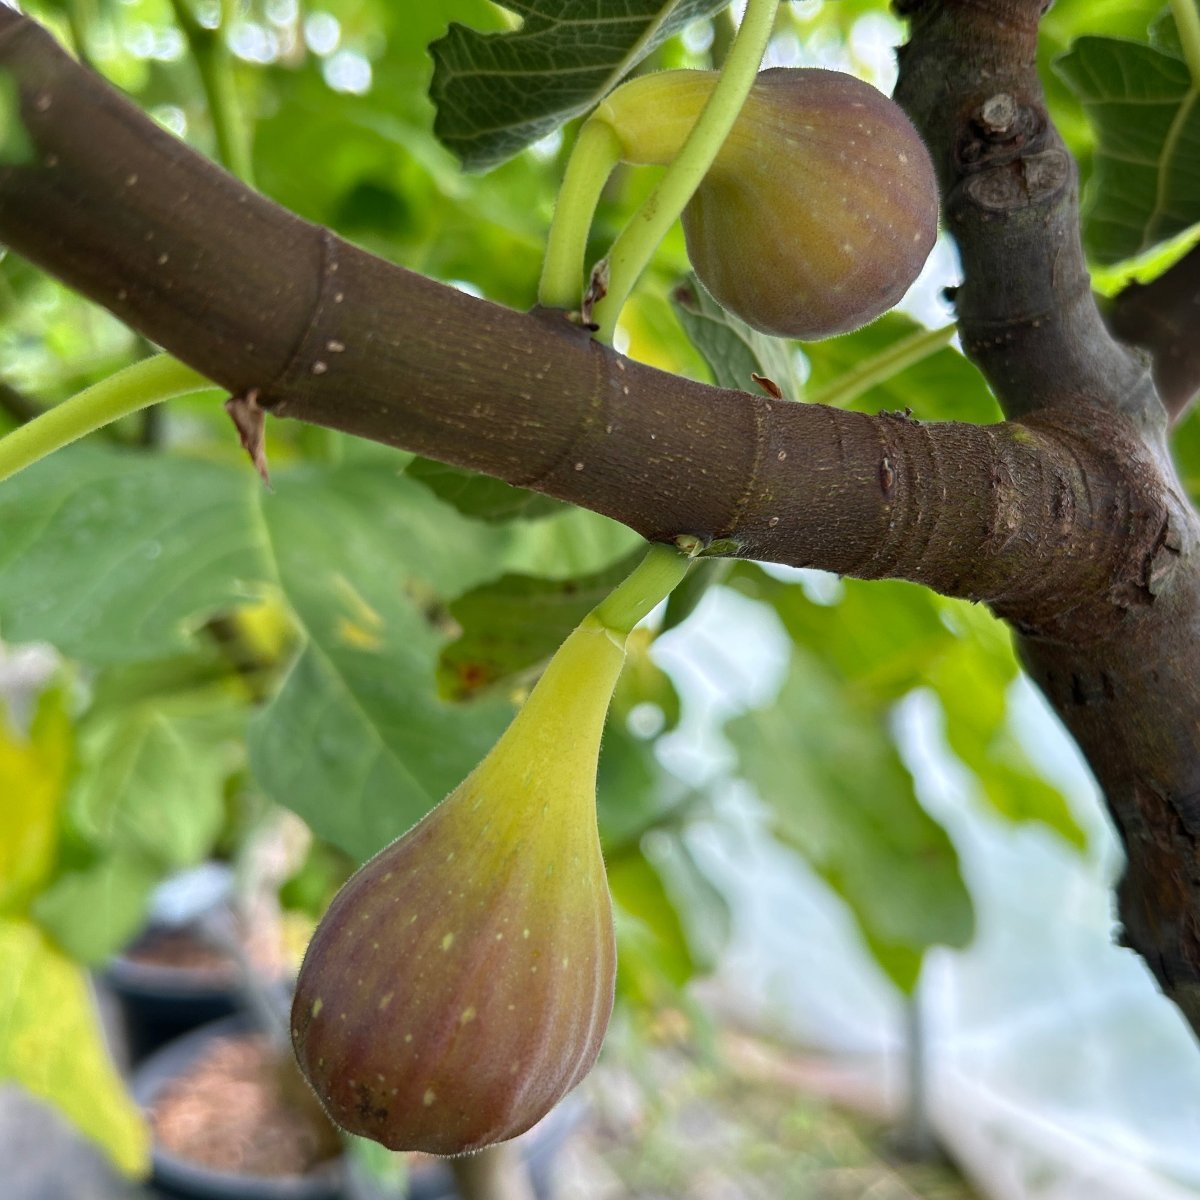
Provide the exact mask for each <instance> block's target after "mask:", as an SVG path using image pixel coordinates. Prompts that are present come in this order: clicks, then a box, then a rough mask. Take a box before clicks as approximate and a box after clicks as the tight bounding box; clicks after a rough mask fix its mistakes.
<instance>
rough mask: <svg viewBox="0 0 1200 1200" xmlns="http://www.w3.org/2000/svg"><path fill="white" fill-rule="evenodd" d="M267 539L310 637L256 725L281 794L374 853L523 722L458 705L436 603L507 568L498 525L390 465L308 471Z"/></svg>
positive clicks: (253, 731)
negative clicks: (441, 678)
mask: <svg viewBox="0 0 1200 1200" xmlns="http://www.w3.org/2000/svg"><path fill="white" fill-rule="evenodd" d="M260 528H261V536H262V539H263V543H264V544H265V545H266V546H267V547H268V548H269V551H270V556H271V558H272V560H273V562H274V563H275V565H276V570H277V573H278V576H277V577H278V580H279V584H280V587H281V588H282V591H283V594H284V595H285V597H286V598H287V601H288V603H289V605H290V607H291V608H292V610H293V612H294V613H295V615H296V618H297V619H298V621H299V623H300V626H301V628H302V630H303V632H304V634H305V635H306V639H307V640H306V644H305V647H304V649H303V650H302V652H301V654H300V657H299V659H298V660H297V661H296V663H295V664H294V666H293V667H292V669H291V671H290V673H289V675H288V677H287V679H286V680H285V682H284V685H283V687H282V689H281V690H280V692H279V694H278V695H277V696H276V697H275V698H274V699H273V700H272V701H271V703H270V704H269V705H268V706H267V708H266V709H265V711H263V712H262V713H261V714H260V715H259V716H258V718H257V719H256V720H255V721H254V722H253V723H252V725H251V728H250V739H249V740H250V762H251V768H252V770H253V772H254V775H255V777H256V778H257V779H258V781H259V783H260V785H261V786H262V787H263V789H264V791H266V792H267V794H268V795H269V796H271V797H272V798H273V799H275V800H277V801H278V802H280V803H282V804H286V805H287V806H288V807H290V808H292V809H293V810H294V811H296V812H297V813H299V814H300V816H302V817H303V818H304V819H305V821H307V822H308V823H309V825H310V826H311V827H312V828H313V830H314V831H315V832H316V833H317V834H319V835H320V836H321V837H324V838H326V839H327V840H329V841H331V842H333V843H334V844H335V845H337V846H339V847H341V848H342V849H343V850H345V851H346V852H347V853H348V854H350V855H352V856H353V857H355V858H357V859H364V858H367V857H369V856H370V855H371V854H373V853H375V851H377V850H378V849H380V847H382V846H383V845H385V844H386V843H388V842H389V841H391V840H392V839H393V838H395V837H396V836H397V835H399V834H400V833H403V832H404V830H405V829H407V828H408V827H409V826H411V825H412V824H414V823H415V822H416V821H417V820H418V819H419V818H420V817H422V816H423V815H424V814H425V813H426V812H427V811H428V810H429V809H430V808H432V807H433V806H434V805H435V804H436V803H437V802H438V801H439V800H441V799H442V798H443V796H445V795H446V794H447V793H448V792H450V791H451V790H452V789H453V788H454V787H455V786H456V785H457V784H458V783H460V782H461V781H462V780H463V779H464V778H465V777H466V775H467V774H468V773H469V772H470V770H471V769H472V768H473V767H474V766H475V764H476V763H477V762H479V760H480V759H481V758H482V757H483V756H484V754H485V753H486V752H487V751H488V749H489V748H490V747H491V745H492V743H493V742H494V741H495V739H496V737H497V736H498V735H499V733H500V731H501V730H502V729H503V728H504V726H505V724H507V722H508V720H509V719H510V718H511V716H512V707H511V705H510V704H508V703H507V702H506V701H500V700H498V701H488V702H481V703H480V704H478V705H472V706H470V707H469V708H462V707H460V706H454V705H450V704H447V703H446V702H445V701H443V700H442V699H440V698H439V697H438V696H437V694H436V692H435V686H434V670H433V668H434V663H435V662H436V659H437V655H438V651H439V649H440V647H441V643H442V641H443V634H442V633H441V632H440V631H439V629H438V628H437V626H436V625H435V623H434V622H433V621H431V620H430V617H429V612H428V608H427V605H428V604H429V603H431V602H433V601H435V600H436V598H437V597H438V596H440V595H446V594H454V593H455V592H457V591H460V590H462V589H463V588H464V587H469V586H470V585H471V584H473V583H476V582H477V581H478V580H479V578H480V577H481V575H484V574H485V573H486V572H487V571H489V570H491V571H494V570H495V569H496V557H497V554H498V553H499V552H500V550H501V549H502V548H503V546H504V545H505V543H504V538H503V536H502V535H501V534H498V533H497V531H496V530H494V529H490V528H489V527H487V526H485V525H482V524H480V523H478V522H472V521H468V520H466V519H464V518H462V517H460V516H458V515H457V514H456V513H455V512H454V510H453V509H451V508H449V507H448V506H446V505H445V504H443V503H441V502H440V501H439V500H437V499H435V498H434V497H433V496H432V495H431V494H430V493H429V492H428V491H426V490H425V489H424V488H423V487H421V486H420V485H419V484H417V483H415V482H412V481H410V480H407V479H405V478H403V477H401V478H399V479H397V478H395V477H394V476H393V475H391V474H390V473H388V472H371V471H368V470H364V469H363V468H362V467H358V468H356V469H355V470H353V471H342V472H334V473H332V474H328V473H326V474H322V473H315V472H314V473H307V472H305V473H297V474H296V475H294V476H291V477H285V478H281V479H280V480H279V481H278V482H277V483H276V493H275V495H274V496H271V497H269V498H267V500H266V501H265V502H264V504H263V508H262V521H261V527H260Z"/></svg>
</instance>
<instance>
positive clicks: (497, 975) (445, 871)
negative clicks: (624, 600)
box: [292, 616, 625, 1154]
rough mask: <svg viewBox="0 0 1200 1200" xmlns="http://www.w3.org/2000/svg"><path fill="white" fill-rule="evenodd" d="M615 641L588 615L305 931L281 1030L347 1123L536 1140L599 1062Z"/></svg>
mask: <svg viewBox="0 0 1200 1200" xmlns="http://www.w3.org/2000/svg"><path fill="white" fill-rule="evenodd" d="M624 640H625V634H624V633H623V632H614V631H613V630H612V629H610V628H606V627H605V625H603V624H602V623H600V622H599V621H598V620H597V619H596V618H595V617H594V616H593V617H589V618H587V619H585V621H584V622H583V624H582V625H580V627H579V628H578V629H576V630H575V632H574V633H572V634H571V636H570V637H569V638H568V639H567V641H566V642H564V643H563V645H562V647H561V648H560V650H559V651H558V653H557V654H556V655H555V656H554V658H553V659H552V661H551V663H550V665H549V667H548V668H547V669H546V672H545V673H544V674H543V676H542V678H541V679H540V680H539V682H538V684H537V686H536V687H535V688H534V689H533V691H532V693H531V694H530V696H529V698H528V699H527V700H526V702H525V704H524V706H523V707H522V709H521V711H520V712H519V713H518V714H517V716H516V718H515V719H514V721H513V723H512V724H511V725H510V726H509V727H508V729H507V731H506V732H505V733H504V735H503V736H502V737H501V739H500V741H499V742H497V744H496V746H495V747H494V748H493V749H492V751H491V752H490V753H489V754H488V755H487V757H486V758H485V759H484V760H483V762H482V763H480V765H479V766H478V767H477V768H476V769H475V771H474V772H472V774H471V775H470V776H469V777H468V778H467V779H466V780H465V781H464V782H463V783H462V784H461V785H460V786H459V787H458V788H456V789H455V790H454V791H453V792H452V793H451V794H450V795H449V796H448V797H447V798H446V799H445V800H444V801H442V803H441V804H440V805H438V807H437V808H435V809H434V810H433V811H432V812H431V813H429V814H428V816H426V817H425V818H424V819H423V820H422V821H420V822H419V823H418V824H417V825H416V826H415V827H414V828H413V829H411V830H410V831H409V832H408V833H406V834H405V835H404V836H403V837H401V838H400V839H399V840H398V841H395V842H393V843H392V844H391V845H390V846H388V847H386V848H385V849H384V850H382V851H381V852H380V853H379V854H378V855H376V856H375V857H374V858H373V859H371V860H370V861H369V862H367V863H366V864H365V865H364V866H363V867H361V868H360V869H359V871H358V872H357V873H356V874H355V875H354V876H353V877H352V878H351V879H350V880H349V881H348V882H347V883H346V885H345V886H344V887H343V888H342V890H341V891H340V892H339V893H338V894H337V896H336V897H335V898H334V901H333V903H332V905H331V906H330V908H329V911H328V913H327V914H326V915H325V917H324V919H323V920H322V921H321V923H320V925H319V926H318V927H317V931H316V933H315V934H314V936H313V939H312V942H311V944H310V945H309V948H308V953H307V955H306V956H305V959H304V965H303V968H302V969H301V972H300V978H299V981H298V983H297V986H296V994H295V1000H294V1002H293V1006H292V1039H293V1042H294V1045H295V1049H296V1054H297V1056H298V1058H299V1061H300V1065H301V1067H302V1068H303V1070H304V1073H305V1074H306V1075H307V1077H308V1079H309V1081H310V1082H311V1083H312V1085H313V1087H314V1089H315V1090H316V1092H317V1095H318V1096H319V1097H320V1098H321V1100H322V1102H323V1103H324V1105H325V1107H326V1109H327V1111H328V1113H329V1115H330V1116H331V1117H332V1118H333V1120H334V1121H336V1122H337V1124H339V1125H341V1126H343V1127H344V1128H345V1129H348V1130H349V1131H350V1132H352V1133H356V1134H360V1135H362V1136H364V1137H368V1138H373V1139H374V1140H376V1141H379V1142H382V1143H383V1144H384V1145H385V1146H389V1147H391V1148H392V1149H398V1150H401V1149H402V1150H424V1151H427V1152H429V1153H433V1154H459V1153H462V1152H464V1151H468V1150H474V1149H477V1148H479V1147H481V1146H486V1145H489V1144H490V1143H492V1142H498V1141H502V1140H504V1139H506V1138H511V1137H515V1136H516V1135H517V1134H519V1133H522V1132H523V1131H524V1130H526V1129H528V1128H529V1127H530V1126H531V1125H533V1124H534V1123H535V1122H537V1121H538V1120H539V1119H540V1118H541V1117H542V1116H544V1115H545V1114H546V1113H547V1112H548V1111H549V1110H550V1109H551V1108H552V1107H553V1106H554V1105H555V1104H556V1103H557V1102H558V1101H559V1100H560V1099H561V1098H562V1097H563V1096H564V1095H565V1094H566V1093H567V1092H568V1091H569V1090H570V1089H571V1088H572V1087H574V1086H575V1084H577V1083H578V1082H579V1081H580V1079H582V1078H583V1076H584V1075H585V1074H586V1073H587V1071H588V1070H589V1069H590V1067H591V1066H592V1063H593V1062H594V1060H595V1058H596V1055H597V1053H598V1052H599V1049H600V1043H601V1041H602V1040H603V1037H604V1032H605V1029H606V1028H607V1025H608V1019H609V1015H610V1013H611V1011H612V1003H613V981H614V977H615V970H616V957H615V950H614V942H613V923H612V907H611V901H610V899H609V894H608V886H607V881H606V877H605V871H604V862H603V859H602V858H601V855H600V841H599V836H598V832H597V828H596V807H595V798H596V760H597V755H598V752H599V748H600V735H601V731H602V729H603V725H604V717H605V712H606V710H607V708H608V703H609V699H610V698H611V695H612V691H613V687H614V686H615V684H616V680H617V676H618V675H619V674H620V670H621V664H622V661H623V659H624V648H623V647H624Z"/></svg>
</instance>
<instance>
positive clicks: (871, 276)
mask: <svg viewBox="0 0 1200 1200" xmlns="http://www.w3.org/2000/svg"><path fill="white" fill-rule="evenodd" d="M716 79H717V74H716V72H711V71H664V72H660V73H658V74H652V75H647V76H644V77H642V78H640V79H636V80H632V81H631V82H630V83H628V84H625V85H624V86H622V87H621V88H618V89H617V91H615V92H614V93H612V95H611V96H609V97H608V99H607V100H606V101H605V102H604V103H603V104H602V105H601V106H600V107H599V108H598V109H597V114H596V115H597V117H598V118H599V119H601V120H604V121H607V122H608V123H609V124H611V125H612V127H613V128H614V129H615V130H616V132H617V135H618V137H619V138H620V139H621V141H622V145H623V148H624V154H625V157H626V159H627V160H628V161H630V162H635V163H659V164H665V163H668V162H670V161H671V159H672V158H673V157H674V155H675V154H676V153H677V152H678V150H679V147H680V146H681V145H682V143H683V140H684V139H685V138H686V136H687V133H688V132H689V131H690V130H691V127H692V125H693V124H694V122H695V120H696V118H697V117H698V116H699V113H700V111H701V109H702V108H703V106H704V103H705V102H706V101H707V99H708V96H709V94H710V93H711V91H712V88H713V86H714V85H715V83H716ZM937 219H938V189H937V178H936V176H935V174H934V170H933V164H932V162H931V161H930V158H929V153H928V151H927V150H926V148H925V145H924V143H923V142H922V141H921V137H920V135H919V134H918V133H917V131H916V129H915V128H914V127H913V125H912V123H911V122H910V121H909V120H908V117H907V116H906V115H905V114H904V112H903V110H902V109H901V108H900V107H899V106H898V105H897V104H895V103H894V102H893V101H892V100H889V99H888V98H887V97H886V96H884V95H883V94H882V93H881V92H879V91H877V90H876V89H875V88H873V87H871V85H870V84H868V83H864V82H863V81H862V80H860V79H856V78H855V77H854V76H852V75H846V74H844V73H842V72H839V71H827V70H823V69H819V68H808V67H774V68H770V69H768V70H765V71H761V72H760V73H759V75H758V78H757V79H756V81H755V83H754V86H753V87H752V88H751V90H750V93H749V95H748V96H747V98H746V102H745V104H744V106H743V108H742V111H741V113H740V114H739V115H738V119H737V121H736V122H735V123H734V126H733V129H732V130H731V132H730V134H729V136H728V138H727V139H726V141H725V143H724V145H723V146H722V147H721V150H720V151H719V153H718V155H717V158H716V160H715V161H714V163H713V165H712V167H711V168H710V169H709V172H708V174H707V175H706V177H705V178H704V181H703V182H702V183H701V184H700V187H699V188H698V189H697V191H696V193H695V195H694V196H693V197H692V199H691V201H690V202H689V203H688V205H687V207H686V209H685V210H684V213H683V229H684V235H685V237H686V239H687V249H688V257H689V258H690V259H691V262H692V266H693V267H694V269H695V271H696V274H697V275H698V276H699V278H700V280H701V282H702V283H703V284H704V285H705V287H706V288H708V290H709V291H710V292H711V293H712V294H713V296H714V297H715V298H716V300H717V301H718V302H719V303H720V304H721V305H723V306H724V307H725V308H727V309H729V310H730V311H731V312H733V313H735V314H737V316H739V317H741V319H742V320H743V321H745V322H746V323H747V324H748V325H752V326H753V327H754V328H755V329H758V330H761V331H762V332H763V333H769V334H773V335H775V336H778V337H792V338H799V339H802V340H805V341H815V340H818V339H820V338H825V337H832V336H833V335H835V334H839V333H847V332H849V331H850V330H853V329H857V328H858V327H859V326H861V325H865V324H866V323H867V322H868V321H873V320H874V319H875V318H876V317H878V316H880V315H881V314H882V313H884V312H886V311H887V310H888V309H889V308H891V307H892V306H893V305H895V304H896V302H897V301H899V300H900V298H901V297H902V296H903V295H904V293H905V291H906V290H907V289H908V287H909V285H910V284H911V283H912V282H913V280H914V279H916V277H917V275H918V274H919V273H920V270H921V267H922V266H923V265H924V263H925V260H926V258H928V257H929V252H930V250H932V248H933V244H934V241H935V239H936V237H937Z"/></svg>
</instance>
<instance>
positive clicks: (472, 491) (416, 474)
mask: <svg viewBox="0 0 1200 1200" xmlns="http://www.w3.org/2000/svg"><path fill="white" fill-rule="evenodd" d="M404 473H405V474H406V475H407V476H408V477H409V478H410V479H415V480H416V481H417V482H418V483H422V484H424V485H425V486H426V487H427V488H428V489H429V490H430V491H431V492H432V493H433V494H434V495H435V496H437V497H438V499H439V500H445V502H446V503H447V504H449V505H451V506H452V507H454V508H456V509H457V510H458V511H459V512H460V513H462V514H463V516H465V517H479V518H480V519H481V520H484V521H511V520H513V519H514V518H516V517H523V518H524V519H525V520H531V519H533V518H536V517H550V516H553V515H554V514H555V513H558V512H561V511H562V510H563V502H562V501H561V500H555V499H554V498H553V497H552V496H543V495H541V494H540V493H538V492H530V491H527V490H526V489H525V488H518V487H513V486H512V485H511V484H507V483H505V482H504V480H502V479H493V478H492V477H491V476H490V475H480V474H478V473H477V472H475V471H466V470H463V469H462V468H461V467H452V466H449V465H448V464H446V463H440V462H436V461H435V460H434V459H432V458H414V459H413V461H412V462H411V463H409V464H408V467H407V469H406V470H405V472H404Z"/></svg>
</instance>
